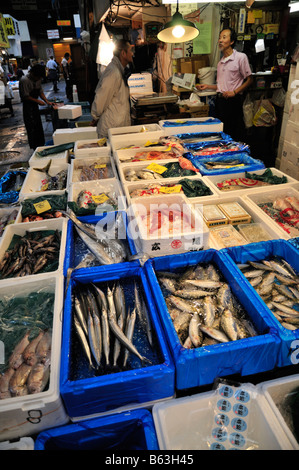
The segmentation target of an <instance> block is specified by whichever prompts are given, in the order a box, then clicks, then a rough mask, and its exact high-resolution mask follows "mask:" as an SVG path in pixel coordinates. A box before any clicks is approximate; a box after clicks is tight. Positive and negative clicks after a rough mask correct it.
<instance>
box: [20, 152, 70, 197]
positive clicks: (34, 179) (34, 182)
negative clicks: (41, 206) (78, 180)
mask: <svg viewBox="0 0 299 470" xmlns="http://www.w3.org/2000/svg"><path fill="white" fill-rule="evenodd" d="M45 166H46V165H45ZM37 168H39V167H37ZM65 169H66V170H67V172H68V175H67V178H66V184H65V188H64V189H62V190H51V191H41V190H40V188H41V185H42V180H44V179H45V178H46V173H44V172H41V171H38V170H36V169H35V167H34V166H31V167H29V169H28V172H27V175H26V178H25V181H24V183H23V186H22V189H21V191H20V196H19V199H20V200H23V199H25V198H26V197H27V198H28V197H30V198H35V197H39V196H45V195H47V194H50V193H51V194H63V193H64V192H65V190H66V189H67V187H68V181H69V170H70V165H69V164H68V163H67V162H65V161H56V160H54V161H53V162H52V163H51V166H50V168H49V175H50V176H55V175H57V174H58V173H59V172H60V171H62V170H65Z"/></svg>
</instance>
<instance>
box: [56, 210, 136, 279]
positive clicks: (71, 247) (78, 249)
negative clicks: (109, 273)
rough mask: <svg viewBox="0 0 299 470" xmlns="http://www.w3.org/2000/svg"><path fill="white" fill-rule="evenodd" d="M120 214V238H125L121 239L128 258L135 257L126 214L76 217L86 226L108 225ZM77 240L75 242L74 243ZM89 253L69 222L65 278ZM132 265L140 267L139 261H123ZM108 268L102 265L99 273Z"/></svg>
mask: <svg viewBox="0 0 299 470" xmlns="http://www.w3.org/2000/svg"><path fill="white" fill-rule="evenodd" d="M119 214H120V216H121V218H122V234H121V237H125V239H123V241H124V243H125V244H126V246H127V249H128V253H129V255H130V256H135V255H137V251H136V247H135V243H134V240H133V238H132V237H131V235H130V231H129V228H128V220H127V214H126V212H122V211H120V212H107V214H105V215H90V216H83V217H78V219H79V220H80V221H81V222H84V223H87V224H94V225H95V224H97V223H101V224H103V223H108V224H110V223H111V224H114V223H115V222H116V218H117V216H118V215H119ZM76 240H77V241H76ZM87 252H89V250H88V248H87V247H85V245H84V243H83V241H82V240H79V238H78V237H77V236H76V230H75V227H74V224H73V222H71V221H70V220H69V223H68V228H67V237H66V249H65V258H64V267H63V274H64V276H65V277H67V271H68V269H69V268H74V267H76V266H77V265H78V263H80V261H81V260H82V257H83V255H84V254H85V253H87ZM128 262H130V263H133V264H134V265H137V266H140V261H139V260H138V259H136V260H132V261H125V263H128ZM107 268H108V265H102V266H101V271H103V273H104V272H105V271H106V269H107Z"/></svg>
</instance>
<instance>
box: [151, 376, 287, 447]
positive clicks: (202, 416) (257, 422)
mask: <svg viewBox="0 0 299 470" xmlns="http://www.w3.org/2000/svg"><path fill="white" fill-rule="evenodd" d="M242 388H243V389H244V390H245V391H246V390H250V391H251V390H252V388H253V393H254V398H253V400H252V402H251V405H250V411H249V413H250V414H249V413H248V416H247V417H246V420H247V418H248V426H247V428H246V431H245V435H246V442H245V443H244V447H246V446H247V449H246V448H245V449H244V447H242V441H241V440H240V447H237V445H235V446H234V448H236V447H237V448H238V449H239V450H241V449H242V450H243V449H244V450H250V449H252V450H295V447H294V445H293V442H292V441H291V440H290V439H289V436H288V435H287V434H286V432H285V430H284V429H283V427H282V426H281V424H280V421H279V420H278V419H277V417H276V416H275V414H274V412H273V411H272V409H271V407H270V406H269V404H268V402H267V400H266V399H265V397H264V396H263V394H262V393H261V392H260V391H259V389H258V388H257V387H253V386H251V384H244V386H243V387H242ZM218 399H219V396H218V397H217V395H216V391H215V390H213V391H209V392H204V393H199V394H196V395H192V396H189V397H184V398H177V399H175V400H169V401H168V402H165V403H158V404H156V405H154V407H153V419H154V423H155V428H156V433H157V438H158V443H159V448H160V450H185V449H186V450H187V449H194V450H211V447H210V446H211V442H212V439H211V441H209V438H211V437H212V431H213V430H214V429H216V428H217V424H216V423H217V416H216V415H217V411H219V410H218V409H217V407H216V403H217V400H218ZM241 421H242V420H241ZM224 429H225V426H224ZM222 442H223V441H222ZM223 443H224V444H227V440H225V442H223ZM217 446H219V447H220V448H221V439H220V440H219V441H218V444H217ZM219 447H217V448H219ZM232 447H233V446H232Z"/></svg>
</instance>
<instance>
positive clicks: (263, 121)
mask: <svg viewBox="0 0 299 470" xmlns="http://www.w3.org/2000/svg"><path fill="white" fill-rule="evenodd" d="M255 103H256V104H255V111H254V118H253V125H254V126H255V127H271V126H274V125H275V124H276V112H275V108H274V106H273V104H272V103H271V102H270V101H269V100H267V99H261V100H259V101H256V102H255Z"/></svg>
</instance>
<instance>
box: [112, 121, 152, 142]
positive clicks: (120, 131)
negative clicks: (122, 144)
mask: <svg viewBox="0 0 299 470" xmlns="http://www.w3.org/2000/svg"><path fill="white" fill-rule="evenodd" d="M160 130H161V127H160V126H159V124H156V123H153V124H139V125H136V126H124V127H112V128H111V129H108V140H109V142H110V143H111V139H112V137H114V136H116V135H125V134H136V133H139V132H140V133H142V132H155V131H160Z"/></svg>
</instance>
